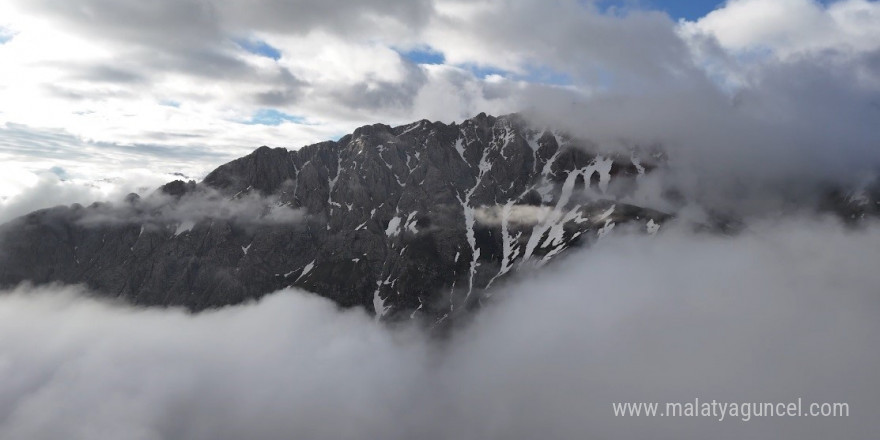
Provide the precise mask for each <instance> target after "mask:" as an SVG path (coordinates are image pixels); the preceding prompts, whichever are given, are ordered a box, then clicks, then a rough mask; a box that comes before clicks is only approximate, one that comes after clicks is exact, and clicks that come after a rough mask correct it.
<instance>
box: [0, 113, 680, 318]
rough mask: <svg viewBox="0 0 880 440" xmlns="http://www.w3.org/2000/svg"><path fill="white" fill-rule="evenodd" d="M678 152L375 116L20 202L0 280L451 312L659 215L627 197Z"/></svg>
mask: <svg viewBox="0 0 880 440" xmlns="http://www.w3.org/2000/svg"><path fill="white" fill-rule="evenodd" d="M660 159H662V158H661V157H659V155H654V156H651V155H647V156H646V157H642V158H639V159H636V158H634V157H632V156H631V155H628V154H627V155H623V154H619V153H618V154H615V155H607V154H603V153H602V152H600V151H599V150H598V149H597V148H596V146H594V145H590V144H589V143H588V142H584V141H578V140H574V139H569V138H568V137H566V136H564V135H560V134H559V133H554V132H553V131H550V130H545V129H540V128H534V127H529V126H528V124H526V123H525V122H524V121H523V120H521V119H520V118H519V117H518V116H516V115H509V116H503V117H497V118H496V117H492V116H487V115H485V114H480V115H478V116H476V117H474V118H473V119H470V120H467V121H464V122H463V123H461V124H455V123H453V124H448V125H447V124H442V123H437V122H429V121H425V120H423V121H420V122H416V123H413V124H409V125H404V126H399V127H393V128H392V127H389V126H386V125H380V124H377V125H372V126H365V127H361V128H359V129H357V130H355V132H354V133H352V134H350V135H347V136H345V137H343V138H341V139H340V140H339V141H337V142H323V143H319V144H315V145H309V146H306V147H303V148H301V149H299V150H296V151H288V150H285V149H281V148H275V149H272V148H267V147H261V148H259V149H257V150H256V151H254V152H253V153H251V154H250V155H248V156H245V157H242V158H240V159H237V160H235V161H232V162H230V163H227V164H225V165H222V166H220V167H219V168H217V169H216V170H215V171H213V172H212V173H210V174H209V175H208V176H207V177H206V178H205V179H204V181H202V182H200V183H195V182H188V183H186V182H181V181H176V182H171V183H169V184H167V185H165V186H164V187H162V188H161V189H160V190H159V191H157V193H156V194H154V195H153V196H150V197H146V198H144V199H140V198H138V197H137V196H134V195H132V196H129V198H127V199H126V201H125V202H122V203H117V204H94V205H92V206H89V207H82V206H78V205H74V206H70V207H57V208H53V209H48V210H42V211H37V212H34V213H32V214H29V215H27V216H24V217H22V218H19V219H17V220H15V221H13V222H10V223H8V224H6V225H4V226H2V228H0V285H3V286H9V285H14V284H17V283H19V282H22V281H32V282H35V283H46V282H53V281H59V282H64V283H85V284H87V285H88V286H90V287H91V288H92V289H94V290H95V291H97V292H100V293H101V294H103V295H107V296H110V297H121V298H123V299H125V300H128V301H131V302H134V303H137V304H144V305H163V306H164V305H181V306H185V307H188V308H190V309H192V310H202V309H205V308H210V307H217V306H223V305H227V304H233V303H238V302H241V301H245V300H248V299H252V298H258V297H260V296H262V295H264V294H266V293H269V292H272V291H274V290H277V289H280V288H283V287H287V286H296V287H300V288H303V289H306V290H309V291H312V292H315V293H317V294H319V295H322V296H325V297H327V298H330V299H332V300H333V301H335V302H336V303H338V304H339V305H341V306H343V307H351V306H363V307H365V308H367V309H368V310H371V311H374V312H375V313H376V314H377V315H378V316H380V317H383V318H385V319H395V318H410V317H417V316H423V317H426V318H428V319H430V320H432V321H442V320H444V319H446V318H447V317H450V316H453V315H454V314H455V313H457V311H460V310H465V309H467V308H468V307H470V306H472V305H474V304H476V303H478V302H479V301H480V299H481V298H484V297H485V295H490V294H491V292H492V289H491V288H490V287H497V286H499V285H501V284H502V283H503V280H504V279H505V278H507V277H509V276H510V275H511V274H513V273H515V272H516V271H518V270H520V269H524V268H532V267H539V266H541V265H543V264H545V263H547V262H548V261H550V260H552V259H553V258H556V257H557V256H559V255H561V254H563V253H564V252H565V251H566V250H567V249H569V248H571V247H573V246H577V245H580V244H585V243H589V242H590V241H592V240H595V239H596V238H597V237H599V236H601V235H603V234H604V233H606V232H607V231H609V230H610V229H611V228H613V227H614V226H615V225H618V224H620V223H631V224H632V225H633V227H636V228H638V229H641V230H644V231H648V232H652V231H655V230H656V229H657V228H658V227H659V225H660V224H661V223H662V222H663V221H664V220H665V219H666V218H667V217H668V215H667V214H664V213H661V212H657V211H652V210H649V209H644V208H640V207H637V206H631V205H626V204H624V203H619V202H618V201H617V200H618V199H619V197H621V196H622V195H625V194H627V193H628V192H630V191H632V190H633V189H634V188H635V186H636V185H637V181H638V179H639V178H640V176H641V175H642V174H644V173H645V172H649V171H650V170H651V168H652V167H654V166H655V165H656V161H658V160H660ZM487 288H489V289H487Z"/></svg>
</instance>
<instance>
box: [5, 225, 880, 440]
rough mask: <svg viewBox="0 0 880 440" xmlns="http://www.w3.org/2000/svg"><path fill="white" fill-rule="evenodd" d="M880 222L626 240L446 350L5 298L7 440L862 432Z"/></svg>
mask: <svg viewBox="0 0 880 440" xmlns="http://www.w3.org/2000/svg"><path fill="white" fill-rule="evenodd" d="M878 248H880V229H878V228H877V227H876V226H875V225H871V226H869V227H866V228H864V229H861V230H848V229H844V228H843V227H841V226H839V225H837V224H835V223H833V222H831V221H806V220H797V219H789V220H785V221H778V222H773V223H766V222H765V223H756V224H753V225H752V226H751V227H750V229H748V230H747V231H745V232H744V233H742V234H741V235H739V236H737V237H735V238H729V237H728V238H722V237H715V236H709V235H693V234H691V233H688V232H685V231H683V230H682V229H679V228H676V227H674V226H671V227H666V228H665V229H664V230H663V231H661V233H660V234H658V235H657V236H654V237H644V236H628V235H618V236H614V235H612V236H609V237H606V238H605V239H602V240H600V241H599V242H598V243H597V244H596V245H594V246H592V247H591V248H590V249H588V250H585V251H582V252H575V253H572V254H571V256H570V257H568V258H566V259H564V260H563V261H561V262H560V263H558V264H556V265H554V266H551V267H548V268H547V269H546V270H544V271H541V272H539V273H538V275H537V276H535V277H533V278H530V279H527V280H521V281H519V282H517V283H515V284H509V285H508V286H507V287H502V288H501V289H500V290H499V292H498V293H496V295H495V296H494V297H493V298H494V299H496V301H494V302H493V303H492V304H490V305H488V306H487V307H486V308H485V309H484V310H482V311H480V312H479V313H478V314H477V315H476V317H475V320H474V321H473V322H472V323H470V324H469V325H468V326H467V327H466V328H462V329H458V330H456V331H454V332H453V334H452V335H451V336H450V337H449V338H448V339H443V340H437V339H434V338H431V337H428V336H426V335H425V334H423V333H422V332H421V331H420V330H417V329H415V328H410V327H406V326H403V327H391V326H387V325H385V324H381V323H377V322H375V321H374V320H373V318H372V317H370V316H368V315H367V314H366V313H365V312H363V311H361V310H348V311H340V310H338V309H337V308H336V307H335V306H333V305H332V304H331V303H330V302H328V301H326V300H323V299H320V298H317V297H315V296H311V295H309V294H307V293H303V292H298V291H291V290H288V291H283V292H279V293H277V294H274V295H270V296H268V297H266V298H265V299H264V300H262V301H261V302H259V303H251V304H246V305H241V306H237V307H229V308H225V309H222V310H218V311H212V312H207V313H201V314H197V315H190V314H187V313H185V312H183V311H179V310H160V309H147V310H141V309H131V308H128V307H125V306H121V305H112V304H107V303H102V302H98V301H95V300H93V299H89V298H88V297H86V296H84V293H83V292H82V291H81V290H80V289H78V288H76V287H60V286H55V287H38V288H33V287H20V288H18V289H16V290H14V291H12V292H8V293H7V294H4V295H2V296H0V438H3V439H9V440H17V439H28V440H36V439H56V438H67V439H94V438H126V439H206V440H208V439H210V440H218V439H241V438H250V439H276V438H277V439H291V438H297V439H299V438H308V439H379V438H386V439H406V438H423V439H445V438H450V439H451V438H456V439H461V438H479V439H493V438H497V439H518V438H522V439H533V438H554V439H555V438H591V439H601V438H627V439H639V438H655V439H656V438H669V439H672V438H675V439H682V438H712V439H716V440H724V439H741V438H746V437H748V438H777V439H799V440H803V439H827V438H837V439H849V438H852V439H862V438H868V437H870V435H872V434H875V433H876V432H877V431H878V428H880V426H878V422H877V420H876V417H875V412H876V408H878V405H880V376H878V374H880V373H878V371H880V368H878V367H880V350H878V348H880V342H878V341H880V340H878V338H877V334H878V330H880V320H878V319H877V316H878V312H880V298H878V294H877V286H878V285H880V272H878V271H877V269H876V260H875V257H876V254H877V249H878ZM694 398H700V399H701V400H704V401H709V400H712V399H716V400H718V401H734V402H760V401H770V402H777V401H778V402H788V401H791V400H796V399H797V398H803V399H804V401H805V402H812V401H818V402H825V401H828V402H847V403H848V404H849V406H850V416H849V417H847V418H837V419H832V418H753V419H752V420H750V421H748V422H744V421H741V420H738V419H732V420H731V419H726V420H724V421H721V422H719V421H716V420H714V419H712V418H621V417H615V416H614V415H613V412H612V403H613V402H625V401H634V402H638V401H648V402H651V401H658V402H666V401H674V402H688V401H693V399H694Z"/></svg>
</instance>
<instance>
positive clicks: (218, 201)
mask: <svg viewBox="0 0 880 440" xmlns="http://www.w3.org/2000/svg"><path fill="white" fill-rule="evenodd" d="M177 183H178V184H180V186H181V187H182V186H185V185H186V184H184V183H183V182H181V181H178V182H177ZM172 185H173V184H172ZM304 218H305V212H304V210H300V209H293V208H291V207H289V206H287V205H284V204H282V203H281V202H280V200H279V198H278V197H276V196H269V197H263V196H260V195H258V194H243V195H238V196H237V197H234V198H229V197H228V196H227V195H225V194H221V193H220V192H218V191H216V190H214V189H212V188H209V187H196V186H195V185H193V187H192V188H191V189H190V190H189V191H188V192H186V193H184V194H182V195H179V196H172V195H166V194H163V193H162V192H156V193H152V194H150V195H149V196H147V197H145V198H138V199H135V200H131V201H129V200H126V201H125V202H122V203H106V204H102V205H99V206H95V207H93V208H89V209H87V210H86V211H83V212H81V213H79V215H77V216H76V221H77V222H78V223H79V224H82V225H86V226H102V225H106V224H118V223H134V224H145V225H156V224H158V225H165V224H168V223H174V224H178V225H179V227H178V231H180V230H181V228H192V226H193V225H195V224H196V223H199V222H201V221H204V220H213V219H223V220H229V221H231V222H236V223H239V224H242V225H252V224H283V223H296V222H299V221H301V220H303V219H304Z"/></svg>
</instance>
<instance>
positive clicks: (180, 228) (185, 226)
mask: <svg viewBox="0 0 880 440" xmlns="http://www.w3.org/2000/svg"><path fill="white" fill-rule="evenodd" d="M195 226H196V222H194V221H192V220H184V221H182V222H180V224H179V225H177V229H176V230H175V231H174V236H175V237H177V236H178V235H180V234H183V233H184V232H189V231H192V228H194V227H195Z"/></svg>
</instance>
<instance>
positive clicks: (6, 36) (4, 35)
mask: <svg viewBox="0 0 880 440" xmlns="http://www.w3.org/2000/svg"><path fill="white" fill-rule="evenodd" d="M14 36H15V34H14V33H12V31H11V30H9V29H6V28H4V27H0V44H4V43H6V42H8V41H9V40H11V39H12V37H14Z"/></svg>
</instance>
